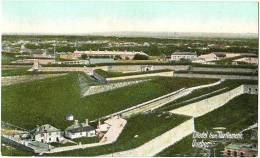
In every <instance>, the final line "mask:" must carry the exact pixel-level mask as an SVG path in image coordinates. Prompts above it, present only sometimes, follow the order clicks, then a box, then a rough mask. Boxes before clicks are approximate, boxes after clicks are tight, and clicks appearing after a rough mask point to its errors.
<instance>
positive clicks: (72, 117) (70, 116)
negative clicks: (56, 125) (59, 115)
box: [66, 114, 74, 121]
mask: <svg viewBox="0 0 260 158" xmlns="http://www.w3.org/2000/svg"><path fill="white" fill-rule="evenodd" d="M66 120H67V121H73V120H74V116H73V115H72V114H68V115H67V116H66Z"/></svg>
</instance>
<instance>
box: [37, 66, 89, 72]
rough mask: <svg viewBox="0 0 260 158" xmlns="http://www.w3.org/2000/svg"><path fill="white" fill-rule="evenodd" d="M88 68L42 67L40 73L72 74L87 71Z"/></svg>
mask: <svg viewBox="0 0 260 158" xmlns="http://www.w3.org/2000/svg"><path fill="white" fill-rule="evenodd" d="M86 69H87V68H84V67H41V68H40V71H43V72H53V71H54V72H55V71H59V72H71V71H81V72H83V71H85V70H86Z"/></svg>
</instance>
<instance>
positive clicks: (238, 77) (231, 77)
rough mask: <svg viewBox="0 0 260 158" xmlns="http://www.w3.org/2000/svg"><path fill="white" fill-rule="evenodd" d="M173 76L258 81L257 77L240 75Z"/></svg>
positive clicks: (188, 74) (178, 75)
mask: <svg viewBox="0 0 260 158" xmlns="http://www.w3.org/2000/svg"><path fill="white" fill-rule="evenodd" d="M173 76H174V77H188V78H221V79H230V80H258V76H241V75H219V74H195V73H192V74H190V73H174V74H173Z"/></svg>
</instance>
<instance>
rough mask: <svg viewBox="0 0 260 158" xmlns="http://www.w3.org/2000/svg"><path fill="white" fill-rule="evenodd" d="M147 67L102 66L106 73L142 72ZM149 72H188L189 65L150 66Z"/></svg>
mask: <svg viewBox="0 0 260 158" xmlns="http://www.w3.org/2000/svg"><path fill="white" fill-rule="evenodd" d="M145 66H146V65H110V66H100V67H97V68H101V69H103V70H105V71H112V72H140V71H142V70H143V68H144V67H145ZM148 67H149V68H151V69H149V70H164V69H169V70H175V71H176V70H179V71H180V70H188V68H189V66H188V65H148Z"/></svg>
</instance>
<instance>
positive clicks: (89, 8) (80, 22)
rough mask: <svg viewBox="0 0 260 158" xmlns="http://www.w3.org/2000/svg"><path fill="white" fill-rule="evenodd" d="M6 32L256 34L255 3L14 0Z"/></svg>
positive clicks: (7, 4)
mask: <svg viewBox="0 0 260 158" xmlns="http://www.w3.org/2000/svg"><path fill="white" fill-rule="evenodd" d="M2 14H3V24H4V26H5V27H4V32H21V33H34V32H35V33H90V32H110V31H156V32H231V33H237V32H239V33H257V23H258V21H257V16H258V9H257V2H173V1H160V2H159V1H157V2H154V1H143V2H138V1H69V0H65V1H10V0H4V1H3V3H2Z"/></svg>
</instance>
